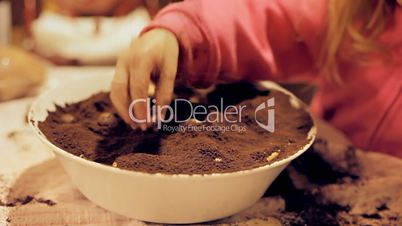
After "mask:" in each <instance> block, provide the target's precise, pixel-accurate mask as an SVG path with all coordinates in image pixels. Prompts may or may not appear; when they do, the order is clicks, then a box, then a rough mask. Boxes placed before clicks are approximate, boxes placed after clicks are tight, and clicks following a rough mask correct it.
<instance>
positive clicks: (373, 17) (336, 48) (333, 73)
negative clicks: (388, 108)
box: [319, 0, 395, 83]
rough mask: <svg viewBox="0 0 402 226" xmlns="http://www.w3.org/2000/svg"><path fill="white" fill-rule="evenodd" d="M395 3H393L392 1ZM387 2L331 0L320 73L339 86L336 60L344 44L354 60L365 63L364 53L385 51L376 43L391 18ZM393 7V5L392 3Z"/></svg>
mask: <svg viewBox="0 0 402 226" xmlns="http://www.w3.org/2000/svg"><path fill="white" fill-rule="evenodd" d="M393 1H394V2H395V0H393ZM390 2H392V1H389V0H330V1H329V19H328V30H327V34H326V35H327V36H326V39H325V41H324V44H323V48H322V52H321V55H320V58H319V66H320V68H321V72H322V73H323V74H324V75H325V76H326V78H327V79H328V80H330V81H332V82H336V83H341V78H340V76H339V74H338V69H337V65H338V57H339V53H340V47H341V45H342V43H343V40H345V39H347V40H348V41H350V46H348V47H350V48H351V50H352V52H353V55H354V58H358V59H359V61H360V62H364V61H365V55H367V53H371V52H375V51H380V52H383V51H384V50H385V49H384V48H383V47H382V46H380V45H379V44H378V43H376V42H375V38H376V37H377V36H378V35H379V34H380V33H381V32H382V31H383V29H384V27H385V25H386V23H387V21H388V18H389V16H390V15H391V10H392V7H393V6H392V4H391V3H390ZM394 4H395V3H394Z"/></svg>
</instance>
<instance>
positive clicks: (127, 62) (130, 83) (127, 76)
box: [110, 29, 179, 130]
mask: <svg viewBox="0 0 402 226" xmlns="http://www.w3.org/2000/svg"><path fill="white" fill-rule="evenodd" d="M178 58H179V44H178V41H177V39H176V37H175V35H174V34H173V33H171V32H170V31H168V30H165V29H153V30H150V31H148V32H146V33H144V34H143V35H141V36H140V37H138V38H136V39H134V40H133V41H132V43H131V45H130V47H129V49H128V50H127V51H126V52H124V53H123V54H122V55H121V56H120V57H119V59H118V60H117V65H116V71H115V75H114V78H113V82H112V88H111V93H110V98H111V100H112V103H113V105H114V106H115V108H116V109H117V112H118V113H119V115H120V116H121V118H122V119H123V120H124V121H125V122H126V123H127V124H129V125H131V126H132V127H133V128H137V127H138V126H139V127H140V128H141V129H142V130H146V128H147V125H148V124H149V123H150V122H145V123H144V122H141V123H135V122H134V121H133V120H132V119H131V118H130V116H129V106H130V103H131V102H132V101H134V100H139V99H143V100H146V98H148V88H149V86H150V84H151V79H152V80H153V81H154V82H155V100H156V105H159V106H161V105H168V104H170V102H171V100H172V96H173V88H174V84H175V78H176V72H177V64H178ZM148 106H149V103H145V102H143V101H141V102H138V103H136V104H135V105H134V106H133V109H130V110H131V111H132V113H133V116H135V118H136V119H138V120H142V121H145V120H146V118H147V114H148V111H149V110H150V109H148ZM164 114H165V113H164V112H162V114H161V115H159V117H160V118H159V119H158V120H161V119H163V117H164Z"/></svg>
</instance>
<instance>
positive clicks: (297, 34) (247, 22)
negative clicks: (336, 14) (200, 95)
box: [145, 0, 327, 85]
mask: <svg viewBox="0 0 402 226" xmlns="http://www.w3.org/2000/svg"><path fill="white" fill-rule="evenodd" d="M326 7H327V2H326V1H323V0H188V1H184V2H181V3H176V4H172V5H170V6H168V7H166V8H165V9H163V10H162V11H161V12H160V13H159V14H158V15H157V16H156V18H155V19H154V20H153V22H152V23H151V25H150V26H148V27H147V28H146V29H145V32H146V31H149V30H151V29H154V28H164V29H167V30H169V31H171V32H173V33H174V34H175V36H176V37H177V39H178V41H179V45H180V61H179V62H180V63H179V73H180V74H179V75H178V76H179V77H180V76H185V77H184V79H185V80H187V81H189V82H190V83H191V84H193V85H209V84H211V83H214V82H217V81H219V80H223V81H236V80H264V79H271V80H283V79H289V77H291V78H296V79H300V78H302V77H301V76H297V74H298V75H300V73H302V72H308V71H312V70H313V69H314V65H315V60H316V58H317V56H318V52H319V49H320V44H321V42H322V39H323V37H324V33H325V24H326V22H325V20H326V17H325V15H326V13H327V9H326ZM307 78H311V76H308V77H307Z"/></svg>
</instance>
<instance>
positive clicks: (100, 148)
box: [39, 85, 313, 174]
mask: <svg viewBox="0 0 402 226" xmlns="http://www.w3.org/2000/svg"><path fill="white" fill-rule="evenodd" d="M239 89H241V90H240V91H241V92H240V93H245V94H247V97H246V98H249V99H246V100H244V99H241V98H238V96H239V95H238V94H239ZM249 89H250V87H248V86H246V88H244V87H243V86H241V87H239V85H235V86H233V85H232V86H229V87H223V88H222V87H218V88H217V89H216V90H215V91H214V92H212V93H210V94H208V95H207V96H206V97H205V98H198V99H204V100H205V101H206V102H205V103H197V104H204V106H207V105H209V104H214V105H216V106H219V104H218V102H219V101H218V100H220V99H221V98H223V100H224V103H225V104H226V105H229V104H230V105H232V104H235V105H237V106H242V105H245V106H246V107H244V108H243V110H242V112H241V117H240V119H241V120H238V119H239V115H235V114H233V115H228V118H229V119H230V120H236V119H237V121H238V122H236V123H229V122H227V121H223V122H222V121H219V122H212V123H208V122H200V121H199V120H202V118H198V119H199V120H195V119H192V120H189V121H186V122H183V123H182V124H172V123H170V124H165V125H162V128H163V126H170V127H173V126H176V127H177V126H181V127H182V128H183V127H184V128H187V130H186V131H183V130H179V131H166V130H164V129H161V130H155V129H149V130H148V131H145V132H142V131H139V130H132V129H131V128H130V127H129V126H127V125H126V124H125V123H124V122H123V121H122V120H121V119H120V117H119V116H118V114H117V112H116V110H115V109H114V108H113V106H112V103H111V101H110V99H109V94H108V93H98V94H96V95H93V96H92V97H90V98H88V99H86V100H84V101H81V102H78V103H74V104H70V105H67V106H65V107H60V106H58V107H57V109H56V111H54V112H49V115H48V117H47V118H46V120H45V121H44V122H40V123H39V128H40V129H41V131H42V132H43V134H45V136H46V137H47V138H48V139H49V140H50V141H51V142H52V143H53V144H55V145H56V146H58V147H60V148H61V149H63V150H65V151H67V152H70V153H72V154H74V155H76V156H80V157H82V158H85V159H88V160H91V161H95V162H98V163H103V164H107V165H111V166H113V167H118V168H121V169H127V170H134V171H140V172H148V173H164V174H211V173H225V172H233V171H239V170H246V169H252V168H256V167H260V166H264V165H267V164H271V163H273V162H275V161H278V160H281V159H284V158H286V157H288V156H290V155H293V154H294V153H296V152H297V151H298V150H299V149H300V148H302V147H303V146H304V145H306V144H307V143H308V140H307V133H308V131H309V130H310V128H311V127H312V126H313V122H312V119H311V117H310V116H309V114H308V113H307V112H306V111H305V110H304V109H303V108H301V109H296V108H294V107H292V106H291V104H290V102H289V96H288V95H286V94H283V93H281V92H277V91H271V92H268V91H265V92H257V91H255V90H254V93H253V92H251V91H250V90H249ZM222 90H225V92H223V94H220V92H222ZM230 92H234V93H236V94H237V95H230ZM228 93H229V95H228ZM250 93H251V95H250ZM187 94H188V93H187ZM271 97H275V106H273V107H270V108H265V109H262V110H260V111H258V112H257V114H255V109H256V107H257V106H259V105H260V104H261V103H263V102H266V101H267V100H268V99H269V98H271ZM179 107H180V106H179ZM268 109H275V132H273V133H271V132H268V131H266V130H265V129H263V128H261V127H260V126H259V125H258V124H257V122H256V120H255V117H257V119H258V121H259V122H261V123H263V124H267V121H268V117H267V115H268ZM182 111H184V110H181V109H180V108H179V109H178V112H177V114H178V115H179V118H180V115H183V114H184V113H185V111H184V113H183V112H182ZM209 114H214V115H215V116H216V117H218V115H219V114H217V113H216V112H213V111H211V112H209ZM187 115H188V114H187ZM210 116H211V115H210ZM204 118H205V117H204ZM239 121H240V122H239ZM223 127H225V128H232V129H229V130H227V131H225V132H222V131H216V129H217V128H223ZM189 128H192V129H189ZM195 128H200V129H198V130H197V129H195ZM208 128H210V129H208ZM211 128H215V129H211ZM236 128H238V129H237V130H236ZM239 128H240V129H239Z"/></svg>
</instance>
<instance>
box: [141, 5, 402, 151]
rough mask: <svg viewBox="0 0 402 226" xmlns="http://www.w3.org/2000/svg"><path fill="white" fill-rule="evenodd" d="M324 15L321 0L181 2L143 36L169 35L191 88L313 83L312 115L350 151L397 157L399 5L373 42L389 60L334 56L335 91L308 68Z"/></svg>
mask: <svg viewBox="0 0 402 226" xmlns="http://www.w3.org/2000/svg"><path fill="white" fill-rule="evenodd" d="M327 14H328V12H327V2H326V1H323V0H258V1H257V0H255V1H252V0H188V1H185V2H181V3H177V4H172V5H170V6H168V7H166V8H165V9H164V10H162V11H161V12H160V13H159V14H158V15H157V16H156V18H155V19H154V20H153V22H152V23H151V25H150V26H149V27H147V28H146V29H145V31H146V30H149V29H152V28H156V27H161V28H165V29H168V30H170V31H172V32H173V33H174V34H175V35H176V36H177V38H178V40H179V43H180V45H181V50H180V51H181V59H180V71H181V72H182V73H181V74H184V75H186V78H185V79H187V80H188V81H190V82H191V83H193V84H195V85H208V84H211V83H215V82H217V81H219V80H224V81H236V80H274V81H283V80H286V81H296V80H299V81H300V80H304V81H306V80H309V81H314V82H316V83H318V85H319V86H320V89H319V91H318V93H317V95H316V96H315V98H314V99H313V102H312V110H313V112H314V113H315V114H316V115H317V116H320V117H322V118H324V119H325V120H327V121H329V122H330V123H331V124H332V125H334V126H335V127H337V128H339V129H340V130H342V131H343V132H344V133H345V134H346V135H347V136H348V137H349V138H350V139H351V140H352V141H353V142H354V144H355V145H356V146H357V147H360V148H363V149H365V150H375V151H381V152H385V153H389V154H392V155H395V156H399V157H402V97H401V87H402V9H401V7H400V6H397V7H396V9H395V13H394V15H393V18H392V21H391V22H390V24H389V25H388V27H387V28H386V29H385V31H384V32H383V33H382V34H381V35H380V37H379V38H378V41H379V42H380V43H382V44H384V45H385V46H387V47H388V48H389V49H390V50H391V54H390V56H388V58H385V57H384V56H382V55H380V54H373V56H372V58H373V60H372V61H371V62H370V64H367V65H361V64H358V63H356V62H352V61H350V60H349V61H346V60H342V59H341V60H340V68H339V70H340V74H341V76H342V79H343V82H344V84H342V85H341V86H339V85H335V84H328V83H326V82H324V81H323V79H322V78H321V76H318V73H317V68H315V66H314V65H316V64H315V59H317V55H318V52H319V51H320V46H321V44H322V40H323V38H324V36H325V29H326V24H327V18H326V16H327ZM385 59H386V60H385Z"/></svg>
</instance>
